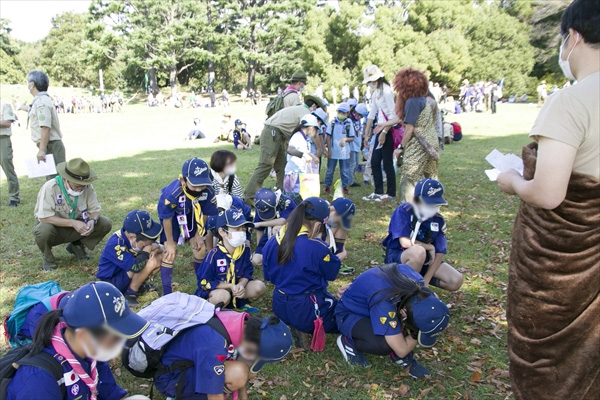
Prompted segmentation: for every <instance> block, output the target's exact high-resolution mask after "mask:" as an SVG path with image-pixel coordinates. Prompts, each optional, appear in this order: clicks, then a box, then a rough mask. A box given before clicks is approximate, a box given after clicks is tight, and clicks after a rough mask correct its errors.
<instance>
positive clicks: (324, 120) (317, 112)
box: [312, 108, 329, 124]
mask: <svg viewBox="0 0 600 400" xmlns="http://www.w3.org/2000/svg"><path fill="white" fill-rule="evenodd" d="M312 115H314V116H315V117H317V118H318V119H320V120H321V122H322V123H324V124H327V120H328V119H329V117H328V115H327V113H326V112H325V110H323V109H322V108H317V109H316V110H315V111H313V112H312Z"/></svg>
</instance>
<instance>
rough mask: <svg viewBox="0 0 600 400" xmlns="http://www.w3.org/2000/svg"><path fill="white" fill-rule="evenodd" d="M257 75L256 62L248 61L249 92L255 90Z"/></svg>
mask: <svg viewBox="0 0 600 400" xmlns="http://www.w3.org/2000/svg"><path fill="white" fill-rule="evenodd" d="M255 74H256V60H250V61H248V90H250V89H254V75H255Z"/></svg>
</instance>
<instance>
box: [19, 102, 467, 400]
mask: <svg viewBox="0 0 600 400" xmlns="http://www.w3.org/2000/svg"><path fill="white" fill-rule="evenodd" d="M358 106H360V105H358ZM358 106H349V105H347V104H346V103H342V104H341V105H340V106H339V107H338V116H337V117H336V118H335V119H334V120H333V121H332V122H331V124H329V125H327V124H326V117H324V116H323V115H319V114H318V113H317V114H316V115H313V114H308V115H307V116H305V117H304V118H302V119H301V122H300V125H299V128H298V130H297V132H296V133H295V134H294V136H293V137H292V139H291V140H290V146H292V145H293V146H294V147H295V148H296V150H298V153H293V154H289V156H288V164H293V165H294V168H296V169H292V168H290V169H289V174H290V175H292V173H295V174H298V173H299V172H301V171H302V166H303V165H304V163H311V162H315V163H316V162H317V160H318V157H317V155H316V154H315V153H314V152H313V151H312V146H316V147H317V148H318V147H320V146H321V144H320V142H319V141H318V140H316V139H315V138H318V137H319V136H322V135H323V132H325V133H324V134H325V137H326V143H327V148H328V149H329V150H328V154H327V156H328V172H327V176H326V185H327V187H329V185H331V175H332V174H333V170H334V169H335V164H336V163H337V160H340V165H341V167H342V168H348V165H351V163H350V161H349V160H351V157H352V156H353V153H360V146H358V147H351V146H352V144H353V140H354V139H355V138H356V137H357V133H356V132H357V127H356V125H357V124H355V121H354V120H353V119H352V117H351V115H356V113H357V107H358ZM358 108H359V109H360V107H358ZM324 127H326V131H325V128H324ZM297 135H299V136H297ZM358 135H360V133H358ZM308 138H311V139H312V140H311V143H309V142H307V140H306V139H308ZM356 141H357V142H358V143H359V144H360V139H356ZM307 154H309V155H310V156H309V157H305V156H306V155H307ZM315 159H317V160H315ZM341 161H344V162H341ZM235 173H236V158H235V154H234V153H232V152H230V151H227V150H219V151H216V152H215V153H214V154H213V157H212V158H211V161H210V166H209V165H208V164H207V163H206V162H205V161H204V160H202V159H199V158H191V159H189V160H187V161H185V162H184V164H183V166H182V170H181V174H180V175H179V177H178V178H176V179H174V180H173V181H172V182H171V183H170V184H169V185H167V186H165V187H164V188H163V189H162V192H161V195H160V198H159V199H158V203H157V212H158V216H159V219H160V220H159V221H154V220H153V219H152V218H151V216H150V214H149V213H148V212H147V211H144V210H133V211H131V212H130V213H129V214H127V216H126V217H125V220H124V222H123V226H122V228H121V229H119V230H118V231H117V232H115V233H114V234H113V235H112V236H111V237H110V238H109V239H108V241H107V243H106V246H105V248H104V250H103V252H102V255H101V257H100V262H99V265H98V272H97V274H96V277H97V278H98V279H99V280H100V281H103V282H100V283H93V284H88V285H85V286H84V287H82V288H80V289H79V290H77V291H76V292H74V294H73V295H72V296H71V297H73V296H79V293H86V296H87V297H85V299H86V301H87V300H88V299H89V298H90V296H91V297H92V298H95V297H97V298H98V301H99V302H100V305H98V306H97V305H96V304H94V307H96V308H98V309H99V310H102V311H99V315H91V314H93V312H94V310H93V307H92V308H90V309H89V310H88V311H89V312H88V314H90V315H87V314H86V315H80V314H81V312H79V314H72V313H71V312H67V311H68V310H69V306H68V304H65V303H64V301H65V300H63V301H60V302H59V301H54V304H55V306H54V307H55V308H53V310H59V313H53V311H51V312H49V313H46V314H44V312H43V311H45V310H44V308H41V309H40V310H37V311H36V313H35V314H34V316H33V317H32V318H34V319H39V318H40V317H41V322H39V325H42V324H43V326H44V328H43V329H38V331H37V332H36V333H35V334H33V332H34V328H33V325H32V326H30V327H29V330H28V331H27V332H24V335H25V336H30V337H33V340H34V345H35V346H37V347H35V349H37V350H39V351H45V352H46V353H49V354H50V353H53V351H54V350H58V349H59V348H60V349H63V350H64V348H65V346H63V345H61V344H60V342H61V340H62V341H63V342H64V341H66V342H67V343H68V346H67V347H70V348H71V350H72V351H74V352H75V353H76V354H75V355H69V357H71V358H69V357H65V358H66V359H67V361H68V362H69V363H71V360H72V364H71V366H72V369H71V370H74V371H75V372H76V374H77V375H78V376H79V377H81V380H82V381H83V382H84V383H85V384H86V385H87V387H88V389H90V391H91V392H92V393H93V390H95V386H94V384H93V382H92V383H90V382H88V381H87V380H89V379H92V380H93V379H94V377H93V376H92V375H91V374H92V373H94V370H96V373H97V374H100V375H102V374H104V375H106V374H110V369H108V370H106V368H108V367H104V366H102V362H103V361H108V360H110V359H111V358H114V357H116V356H118V354H119V353H120V349H121V348H122V347H123V345H124V339H123V338H133V337H135V336H139V335H141V334H142V331H143V329H145V327H147V325H148V324H147V323H143V322H142V321H137V322H136V324H137V325H136V326H135V327H133V328H132V329H129V326H128V325H127V323H126V322H123V323H121V322H119V321H120V320H121V319H125V320H129V322H130V323H131V325H135V324H134V323H133V322H132V321H134V320H136V316H135V314H130V313H129V311H128V310H129V308H128V305H133V306H137V305H139V303H138V301H137V297H138V296H139V295H140V294H142V293H144V292H146V291H151V290H156V288H155V287H153V286H152V285H151V284H149V283H148V278H150V277H151V276H153V275H155V274H158V273H160V276H161V281H162V292H163V296H167V297H169V296H170V294H171V292H172V287H171V286H172V273H173V268H174V265H175V260H176V255H177V253H178V252H179V250H178V249H179V247H180V246H182V245H184V244H186V243H187V242H189V244H190V246H191V248H192V253H193V265H194V270H195V271H194V272H195V275H196V278H197V289H196V291H195V293H194V295H195V296H198V297H200V298H202V299H205V300H206V304H210V305H211V307H216V308H217V309H221V310H227V309H230V310H235V311H236V313H235V315H241V316H243V318H242V317H240V318H242V319H241V321H242V326H245V327H246V328H243V327H242V328H240V329H241V330H242V331H243V330H244V329H246V330H248V331H249V332H250V331H251V332H253V333H247V334H246V332H245V331H244V335H246V336H244V335H242V337H244V338H245V339H244V340H247V341H249V342H248V343H250V344H247V345H246V349H244V348H245V347H244V345H241V344H240V343H242V342H243V340H242V339H239V340H237V341H236V342H237V343H234V342H232V341H231V340H229V341H228V340H225V345H224V346H223V340H222V339H223V336H222V335H220V334H219V329H217V328H215V327H214V326H209V325H210V324H208V323H207V324H201V325H199V326H197V327H194V328H190V329H186V330H185V331H184V333H182V334H181V335H180V336H177V338H176V339H174V340H173V341H172V342H171V343H169V345H168V347H167V350H166V351H164V352H163V353H162V355H161V357H162V358H161V362H162V363H163V364H165V365H179V364H174V363H176V362H178V361H182V360H184V361H185V360H187V361H190V362H191V363H192V365H193V367H187V368H188V369H189V368H193V369H194V373H191V372H190V371H189V370H188V371H187V372H186V369H185V368H184V369H183V371H181V370H176V371H175V370H174V369H173V368H171V369H170V370H169V371H170V373H168V374H167V373H163V374H161V375H160V376H158V375H156V376H155V382H156V387H157V389H158V390H159V391H161V392H162V393H164V394H165V395H167V396H171V397H178V396H179V397H181V398H188V397H186V396H190V397H189V398H208V399H216V398H220V399H221V398H222V395H223V393H227V392H229V391H231V390H239V393H240V395H241V397H240V398H242V399H243V398H246V397H244V394H245V384H246V382H247V381H248V379H249V378H250V377H251V376H253V374H254V373H255V372H257V371H258V369H253V368H252V365H254V364H255V363H256V362H257V361H256V360H257V359H258V358H260V354H261V352H262V350H261V349H260V348H261V347H265V349H267V350H265V351H266V352H267V353H268V352H269V351H271V352H272V351H274V350H273V347H272V346H276V347H277V349H280V350H281V351H280V352H279V353H280V354H278V356H279V357H275V356H273V357H271V358H269V360H270V361H271V362H272V361H277V360H280V359H281V358H283V357H284V356H285V354H287V351H289V348H287V350H285V349H286V344H285V343H284V342H282V341H279V342H278V341H277V340H274V339H273V340H270V342H269V343H268V344H267V342H264V341H263V340H262V339H261V335H262V336H264V335H266V334H267V331H268V330H269V329H270V330H271V332H276V335H278V336H277V337H279V338H281V340H284V339H283V338H285V340H290V346H291V340H292V338H293V339H294V342H295V344H296V345H297V346H299V347H302V348H304V349H307V350H308V349H310V348H311V335H313V334H314V335H318V334H322V333H323V331H324V332H326V333H336V334H338V333H339V334H340V336H339V337H338V339H337V344H338V347H339V349H340V351H341V352H342V355H343V357H344V359H345V360H347V361H348V362H350V363H352V364H358V365H363V366H366V365H368V361H367V360H366V358H365V356H364V354H365V353H368V354H376V355H383V354H385V355H387V354H389V355H390V357H391V359H392V361H393V362H394V363H396V364H399V365H401V366H403V367H408V370H409V371H410V374H411V375H412V376H414V377H416V378H418V377H422V376H426V375H429V372H428V370H427V369H426V368H425V367H423V366H422V365H420V364H419V363H417V362H416V361H415V359H414V358H413V356H412V354H413V350H414V348H415V347H416V345H417V344H420V345H421V346H432V345H433V344H434V343H435V340H436V337H437V335H438V334H439V333H440V332H441V331H443V330H444V329H445V328H446V326H447V324H448V321H449V311H448V308H447V307H446V305H445V304H444V303H443V302H442V301H440V300H439V299H438V298H437V296H435V295H434V293H433V292H432V291H431V290H430V289H429V286H437V287H441V288H444V289H447V290H457V289H458V288H459V287H460V286H461V284H462V275H461V274H460V273H459V272H458V271H456V270H455V269H454V268H452V267H451V266H450V265H449V264H447V263H445V262H444V260H443V257H444V254H445V253H446V236H445V222H444V219H443V217H442V216H441V215H440V214H439V207H440V206H441V205H445V204H446V202H445V201H444V198H443V187H442V185H441V184H440V183H439V182H438V181H436V180H433V179H425V180H423V181H421V182H419V184H418V185H417V188H416V190H415V196H414V200H413V201H412V202H410V203H404V204H401V205H400V206H399V207H398V208H397V209H396V210H395V211H394V213H393V215H392V218H391V221H390V225H389V229H388V236H387V237H386V238H385V239H384V241H383V245H384V247H385V248H386V255H385V260H384V264H385V265H382V266H381V267H375V268H372V269H370V270H368V271H366V272H364V273H362V274H361V275H359V276H358V277H357V278H356V280H355V281H354V282H353V283H351V284H349V285H346V286H344V287H342V288H341V289H340V290H339V292H338V294H337V296H336V295H333V294H331V293H329V292H328V290H327V288H328V284H329V282H331V281H334V280H335V279H336V278H337V277H338V275H339V274H351V273H352V272H353V271H354V270H353V269H352V268H348V267H346V266H344V265H343V264H342V261H343V260H344V259H346V258H347V255H348V250H349V249H348V248H347V246H346V245H345V242H346V239H347V237H348V235H349V232H350V230H351V228H352V219H353V217H354V215H355V213H356V207H355V205H354V203H353V202H352V201H351V200H350V199H348V198H344V197H341V198H337V199H336V200H334V201H333V202H332V203H331V204H330V203H328V202H327V201H325V200H324V199H322V198H319V197H309V198H306V199H302V198H292V197H290V196H288V195H287V194H285V193H282V192H281V191H279V190H277V191H273V190H270V189H267V188H261V189H260V190H258V192H257V193H256V195H255V199H254V204H253V205H254V215H252V209H251V208H250V207H249V206H248V205H246V204H245V203H244V201H243V200H242V199H241V198H240V197H239V194H240V193H241V187H240V185H239V179H238V178H237V176H236V175H235ZM286 173H288V169H287V168H286ZM344 176H346V177H344ZM348 176H349V174H347V173H343V174H342V180H343V182H344V188H347V186H348V185H349V182H350V181H349V179H350V178H349V177H348ZM295 183H297V181H296V182H295ZM292 191H293V190H292ZM253 236H254V238H255V244H254V246H255V250H254V252H253V251H252V250H251V247H253V246H251V241H252V237H253ZM261 265H262V270H263V278H264V281H263V280H261V279H258V278H257V277H256V276H255V274H254V272H255V270H254V268H255V267H256V266H261ZM265 282H270V283H271V284H272V285H273V286H274V288H273V295H272V311H273V314H274V316H272V317H267V318H258V317H252V318H249V317H248V316H247V314H246V313H257V312H258V311H259V310H258V309H257V308H255V307H253V306H252V304H251V302H252V301H254V300H256V299H258V298H260V297H261V296H263V295H264V294H265V293H266V285H265ZM109 284H110V285H109ZM90 285H91V286H90ZM102 293H106V297H107V298H110V299H111V303H110V305H107V304H104V302H105V298H104V295H102ZM176 294H177V295H178V293H173V295H176ZM64 298H65V299H67V298H68V297H64ZM163 298H165V297H163ZM161 299H162V298H161ZM161 299H159V300H161ZM159 300H157V301H159ZM78 302H79V300H78ZM84 303H85V302H83V303H79V304H80V305H81V306H82V307H83V304H84ZM103 304H104V305H103ZM107 307H109V308H110V310H109V311H110V312H111V313H112V311H113V310H115V311H118V312H117V313H116V314H118V315H112V316H111V315H108V314H106V313H107V311H106V308H107ZM60 310H62V311H60ZM40 311H41V312H40ZM232 312H233V311H232ZM42 314H44V315H43V316H41V315H42ZM48 315H51V317H49V316H48ZM70 315H76V316H70ZM77 318H80V319H81V320H79V319H77ZM94 318H95V319H94ZM248 318H249V319H248ZM96 319H97V320H98V321H96ZM238 319H239V318H238ZM92 320H93V321H92ZM316 320H319V321H320V323H321V326H322V328H320V329H321V331H320V332H317V331H316V330H315V321H316ZM88 321H89V322H88ZM34 322H36V321H34ZM286 324H287V325H289V327H290V329H289V330H288V328H287V327H286ZM121 325H122V326H121ZM123 327H125V328H127V329H125V328H123ZM226 327H227V326H226ZM83 328H85V329H83ZM215 329H216V330H215ZM82 331H83V333H82ZM230 333H231V332H230ZM288 333H289V335H288ZM219 335H220V336H219ZM238 336H239V335H238ZM290 336H291V337H290ZM48 337H52V339H51V340H50V339H48ZM61 338H62V339H61ZM232 343H233V344H232ZM54 344H56V346H54ZM51 346H54V347H53V348H50V347H51ZM232 346H233V347H232ZM269 346H271V347H269ZM234 347H235V348H237V350H235V351H234V350H233V348H234ZM117 348H118V350H119V351H117ZM52 349H54V350H52ZM91 349H95V350H91ZM269 349H270V350H269ZM277 351H279V350H277ZM58 353H60V352H58ZM284 353H285V354H284ZM265 354H266V353H265ZM51 355H52V354H51ZM63 356H64V355H63ZM109 356H110V358H109ZM265 357H266V356H265ZM215 360H216V361H215ZM96 361H98V363H96ZM237 361H243V362H242V363H241V364H239V365H238V364H235V362H237ZM261 365H262V364H261ZM35 368H36V367H27V368H24V369H22V370H21V369H19V370H18V371H17V374H16V377H17V378H18V379H17V378H15V379H13V382H15V381H16V382H20V383H19V385H21V384H22V383H24V382H29V381H32V380H33V379H37V378H36V377H37V376H38V375H40V374H41V375H43V377H44V379H46V381H48V382H50V380H49V379H47V378H48V377H49V376H50V377H51V375H49V376H46V375H48V373H47V372H45V371H39V370H35ZM65 368H67V367H65ZM80 368H83V370H81V369H80ZM101 371H103V372H101ZM163 372H164V371H163ZM44 374H46V375H44ZM85 374H87V376H88V378H89V379H88V378H86V379H87V380H86V379H84V376H86V375H85ZM41 375H40V376H41ZM97 376H98V375H96V378H97ZM90 377H91V378H90ZM100 380H101V382H102V383H101V385H104V386H102V387H103V388H104V389H102V390H98V393H99V394H100V395H99V396H98V398H100V399H109V398H110V399H112V398H122V397H123V396H124V394H123V392H122V390H121V389H120V388H118V386H117V385H116V383H114V378H112V376H111V377H106V376H105V377H102V376H101V379H100ZM44 382H45V381H44ZM70 383H71V385H70V386H69V388H70V389H69V390H70V393H71V394H72V396H70V397H69V395H67V396H64V395H63V396H59V395H58V392H57V390H56V387H54V388H53V389H52V393H53V395H52V396H50V395H48V398H57V399H58V398H77V394H78V393H82V392H79V391H77V393H75V389H73V387H74V386H73V384H72V383H73V382H70ZM96 384H97V382H96ZM15 385H16V384H15V383H11V386H9V389H10V388H11V387H12V388H15V389H16V386H15ZM54 385H55V386H56V382H54ZM106 385H109V387H107V386H106ZM11 390H12V389H11ZM11 390H9V394H10V395H9V397H8V398H10V399H23V398H26V397H23V396H22V395H20V394H19V393H18V392H17V391H16V390H14V391H11ZM77 390H81V389H77ZM105 390H106V391H105ZM48 393H50V391H49V392H48ZM103 393H106V395H102V394H103ZM115 393H116V394H118V396H116V397H115V396H113V395H114V394H115ZM217 395H218V396H221V397H216V396H217ZM194 396H205V397H194ZM92 398H93V396H92Z"/></svg>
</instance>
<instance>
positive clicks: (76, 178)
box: [56, 158, 98, 186]
mask: <svg viewBox="0 0 600 400" xmlns="http://www.w3.org/2000/svg"><path fill="white" fill-rule="evenodd" d="M56 171H57V172H58V174H59V175H60V176H62V177H63V178H64V179H66V180H68V181H69V182H73V183H74V184H76V185H82V186H88V185H91V184H92V182H94V181H95V180H96V179H98V176H97V175H96V173H95V172H94V170H93V169H91V168H90V165H89V164H88V163H87V162H85V161H83V159H81V158H73V159H72V160H69V161H65V162H61V163H59V164H58V165H57V166H56Z"/></svg>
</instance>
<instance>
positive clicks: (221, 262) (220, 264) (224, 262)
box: [217, 258, 227, 267]
mask: <svg viewBox="0 0 600 400" xmlns="http://www.w3.org/2000/svg"><path fill="white" fill-rule="evenodd" d="M225 266H227V260H226V259H224V258H221V259H220V260H217V267H225Z"/></svg>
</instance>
